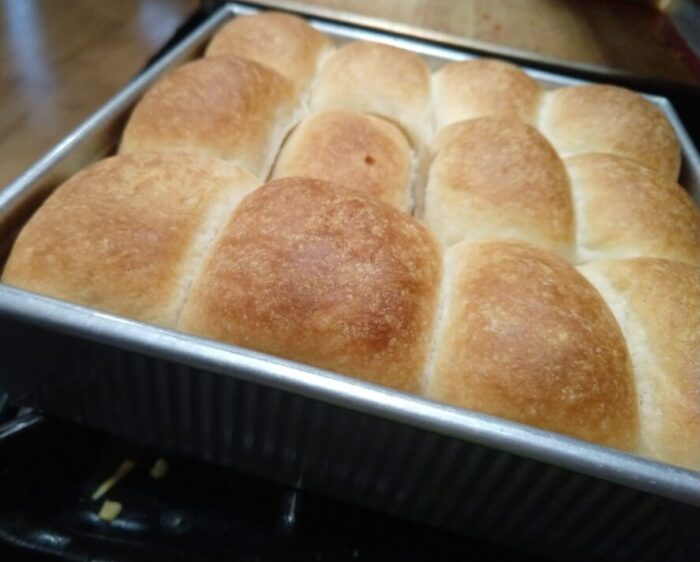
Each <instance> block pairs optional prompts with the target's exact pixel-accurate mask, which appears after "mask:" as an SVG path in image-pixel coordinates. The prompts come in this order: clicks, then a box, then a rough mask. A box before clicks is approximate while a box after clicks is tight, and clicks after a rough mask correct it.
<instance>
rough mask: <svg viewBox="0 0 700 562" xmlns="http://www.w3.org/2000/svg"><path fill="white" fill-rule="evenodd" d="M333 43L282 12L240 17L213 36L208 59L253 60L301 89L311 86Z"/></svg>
mask: <svg viewBox="0 0 700 562" xmlns="http://www.w3.org/2000/svg"><path fill="white" fill-rule="evenodd" d="M332 46H333V45H332V43H331V41H330V39H329V38H328V37H327V36H326V35H324V34H323V33H320V32H319V31H316V30H315V29H314V28H313V27H311V26H310V25H309V24H308V23H306V21H304V20H303V19H301V18H299V17H296V16H292V15H288V14H281V13H279V12H263V13H260V14H254V15H251V16H237V17H235V18H234V19H233V20H232V21H231V22H229V23H227V24H226V25H225V26H224V27H222V28H221V30H220V31H219V32H217V33H216V35H214V37H213V39H212V40H211V43H210V44H209V47H208V48H207V51H206V56H218V55H235V56H237V57H241V58H244V59H250V60H253V61H255V62H257V63H260V64H262V65H264V66H267V67H268V68H271V69H272V70H275V71H277V72H278V73H279V74H281V75H282V76H284V77H285V78H287V79H289V80H291V81H292V82H293V83H294V84H295V85H296V87H297V88H298V89H305V88H306V87H307V86H308V85H309V83H310V82H311V79H312V77H313V76H314V74H315V72H316V69H317V67H318V64H319V61H320V59H321V58H322V57H323V56H325V55H326V54H328V53H329V52H330V50H331V49H332Z"/></svg>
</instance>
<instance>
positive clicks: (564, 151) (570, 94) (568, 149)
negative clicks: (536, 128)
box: [540, 85, 681, 180]
mask: <svg viewBox="0 0 700 562" xmlns="http://www.w3.org/2000/svg"><path fill="white" fill-rule="evenodd" d="M540 130H541V131H542V132H543V133H544V135H545V136H546V137H547V138H548V139H549V140H550V142H551V143H552V144H553V145H554V148H556V149H557V150H558V151H559V154H560V155H561V156H563V157H564V156H571V155H574V154H579V153H585V152H605V153H610V154H616V155H618V156H624V157H626V158H630V159H632V160H636V161H637V162H639V163H641V164H644V165H645V166H648V167H649V168H652V169H654V170H656V171H657V172H658V173H659V174H660V175H661V176H663V177H664V178H666V179H671V180H677V179H678V174H679V172H680V166H681V149H680V145H679V143H678V139H677V138H676V134H675V132H674V131H673V127H672V126H671V124H670V123H669V122H668V121H667V120H666V117H665V116H664V114H663V112H662V111H661V110H660V109H659V108H658V107H656V106H655V105H654V104H653V103H651V102H650V101H648V100H646V99H644V98H643V97H642V96H640V95H639V94H637V93H635V92H631V91H629V90H625V89H624V88H618V87H616V86H604V85H586V86H572V87H569V88H561V89H559V90H554V91H553V92H551V93H548V94H547V95H545V96H544V102H543V106H542V111H541V117H540Z"/></svg>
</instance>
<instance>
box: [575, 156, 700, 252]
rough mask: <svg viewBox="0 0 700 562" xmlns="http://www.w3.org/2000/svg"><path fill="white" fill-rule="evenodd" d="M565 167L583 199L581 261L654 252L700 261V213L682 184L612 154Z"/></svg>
mask: <svg viewBox="0 0 700 562" xmlns="http://www.w3.org/2000/svg"><path fill="white" fill-rule="evenodd" d="M565 165H566V168H567V170H568V172H569V176H570V178H571V185H572V188H573V190H574V194H575V197H574V200H575V201H577V216H578V217H579V220H578V225H579V226H578V247H579V256H578V261H579V262H586V261H591V260H596V259H613V258H627V257H637V256H648V257H661V258H666V259H672V260H678V261H682V262H686V263H689V264H691V265H700V212H699V211H698V209H697V208H696V207H695V205H694V203H693V201H692V200H691V199H690V196H689V195H688V194H687V192H686V191H685V190H684V189H683V188H682V187H681V186H680V185H678V184H677V183H676V182H674V181H673V180H668V179H664V178H663V177H661V176H659V175H658V174H657V173H656V172H654V171H653V170H651V169H649V168H647V167H645V166H642V165H641V164H638V163H637V162H634V161H633V160H628V159H626V158H621V157H618V156H613V155H610V154H582V155H579V156H574V157H572V158H568V159H567V160H566V161H565Z"/></svg>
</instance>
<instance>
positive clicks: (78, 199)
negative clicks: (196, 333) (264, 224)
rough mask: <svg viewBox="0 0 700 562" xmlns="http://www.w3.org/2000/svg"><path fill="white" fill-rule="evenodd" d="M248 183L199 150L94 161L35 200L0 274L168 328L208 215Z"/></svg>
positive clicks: (14, 281) (17, 282) (236, 197)
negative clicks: (34, 208) (40, 200)
mask: <svg viewBox="0 0 700 562" xmlns="http://www.w3.org/2000/svg"><path fill="white" fill-rule="evenodd" d="M255 186H256V180H255V179H254V178H253V177H252V176H250V175H249V174H247V173H245V172H244V171H243V170H241V169H240V168H238V167H237V166H235V165H233V164H230V163H228V162H225V161H222V160H218V159H214V158H208V157H203V156H196V155H188V154H155V153H154V154H149V153H142V154H127V155H121V156H115V157H112V158H108V159H106V160H102V161H100V162H98V163H96V164H94V165H92V166H89V167H88V168H86V169H85V170H83V171H81V172H79V173H78V174H76V175H75V176H73V177H72V178H71V179H69V180H68V181H67V182H65V183H64V184H63V185H61V186H60V187H59V188H58V189H57V190H56V191H55V192H54V193H53V195H51V197H49V199H48V200H47V201H46V202H45V203H44V204H43V205H42V206H41V208H40V209H39V210H38V211H37V212H36V214H35V215H34V216H33V217H32V219H31V220H30V221H29V222H28V223H27V225H26V226H25V227H24V229H23V230H22V232H21V233H20V235H19V237H18V238H17V241H16V242H15V245H14V248H13V250H12V253H11V255H10V257H9V259H8V261H7V264H6V267H5V271H4V273H3V278H2V280H3V282H4V283H8V284H10V285H14V286H17V287H21V288H24V289H28V290H30V291H35V292H38V293H43V294H46V295H49V296H52V297H56V298H60V299H65V300H68V301H72V302H76V303H80V304H84V305H87V306H92V307H95V308H98V309H101V310H105V311H108V312H113V313H116V314H121V315H124V316H128V317H131V318H137V319H139V320H144V321H146V322H153V323H156V324H163V325H166V326H174V325H175V322H176V319H177V316H178V314H179V311H180V310H179V309H180V307H181V306H182V304H183V302H184V291H185V290H186V287H184V286H183V283H184V282H185V281H186V279H187V277H188V274H191V272H189V268H190V267H193V266H194V262H196V261H197V257H198V256H197V254H198V253H200V252H201V248H200V247H199V246H200V245H201V243H203V242H206V240H203V239H202V232H203V230H204V229H205V225H207V224H208V220H209V216H210V215H211V214H212V213H214V214H216V213H217V212H218V211H216V209H219V208H221V207H222V206H224V207H226V206H228V209H229V211H230V208H231V207H232V205H233V204H235V201H237V200H240V198H241V197H242V196H243V195H244V194H245V193H247V192H249V191H251V190H252V189H254V188H255ZM222 219H223V217H222ZM211 226H215V225H211Z"/></svg>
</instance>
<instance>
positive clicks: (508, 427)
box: [0, 284, 700, 506]
mask: <svg viewBox="0 0 700 562" xmlns="http://www.w3.org/2000/svg"><path fill="white" fill-rule="evenodd" d="M0 311H1V314H3V315H6V316H9V317H11V318H14V319H19V320H22V321H28V322H31V323H32V324H36V325H39V326H42V327H44V328H47V329H51V330H55V331H59V332H62V333H66V334H69V335H73V336H78V337H80V338H84V339H87V340H91V341H96V342H100V343H104V344H107V345H112V346H117V347H119V348H122V349H126V350H129V351H133V352H137V353H143V354H146V355H149V356H153V357H157V358H161V359H166V360H170V361H176V362H178V363H182V364H184V365H187V366H190V367H195V368H199V369H203V370H207V371H211V372H213V373H217V374H220V375H223V376H231V377H234V378H237V379H241V380H245V381H250V382H254V383H257V384H262V385H264V386H269V387H274V388H277V389H280V390H285V391H288V392H291V393H294V394H299V395H301V396H305V397H308V398H313V399H317V400H322V401H324V402H327V403H330V404H334V405H336V406H340V407H342V408H347V409H350V410H354V411H357V412H361V413H365V414H370V415H375V416H379V417H383V418H386V419H389V420H393V421H397V422H400V423H403V424H406V425H409V426H412V427H416V428H419V429H423V430H426V431H430V432H434V433H438V434H441V435H445V436H449V437H455V438H458V439H462V440H466V441H469V442H471V443H476V444H479V445H484V446H487V447H492V448H496V449H499V450H503V451H507V452H509V453H512V454H515V455H518V456H522V457H526V458H531V459H534V460H538V461H542V462H546V463H549V464H552V465H555V466H559V467H562V468H566V469H569V470H573V471H576V472H581V473H583V474H587V475H589V476H594V477H596V478H600V479H603V480H608V481H611V482H615V483H617V484H621V485H623V486H628V487H631V488H634V489H637V490H641V491H644V492H648V493H652V494H656V495H659V496H663V497H667V498H670V499H674V500H677V501H681V502H684V503H688V504H692V505H697V506H700V472H695V471H691V470H686V469H683V468H679V467H675V466H671V465H667V464H663V463H659V462H655V461H651V460H648V459H644V458H642V457H638V456H636V455H631V454H627V453H624V452H621V451H616V450H614V449H610V448H608V447H603V446H600V445H596V444H593V443H588V442H585V441H580V440H578V439H573V438H570V437H566V436H563V435H559V434H555V433H552V432H549V431H545V430H540V429H537V428H533V427H530V426H526V425H522V424H519V423H516V422H512V421H509V420H505V419H501V418H497V417H493V416H489V415H485V414H480V413H476V412H471V411H468V410H463V409H459V408H454V407H451V406H447V405H445V404H441V403H437V402H433V401H430V400H427V399H424V398H421V397H418V396H414V395H409V394H404V393H402V392H399V391H395V390H392V389H389V388H383V387H379V386H376V385H373V384H369V383H365V382H363V381H360V380H357V379H353V378H350V377H346V376H343V375H338V374H335V373H331V372H328V371H324V370H322V369H317V368H314V367H310V366H308V365H302V364H299V363H295V362H293V361H288V360H285V359H281V358H277V357H273V356H270V355H266V354H263V353H257V352H254V351H250V350H246V349H242V348H238V347H235V346H231V345H226V344H222V343H219V342H214V341H210V340H205V339H202V338H198V337H194V336H190V335H187V334H183V333H180V332H175V331H172V330H167V329H164V328H160V327H157V326H153V325H148V324H143V323H141V322H137V321H133V320H128V319H125V318H121V317H117V316H113V315H111V314H107V313H104V312H99V311H96V310H93V309H89V308H86V307H83V306H79V305H75V304H72V303H67V302H63V301H59V300H55V299H52V298H49V297H45V296H42V295H38V294H34V293H30V292H28V291H24V290H20V289H15V288H13V287H9V286H7V285H2V284H0Z"/></svg>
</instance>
